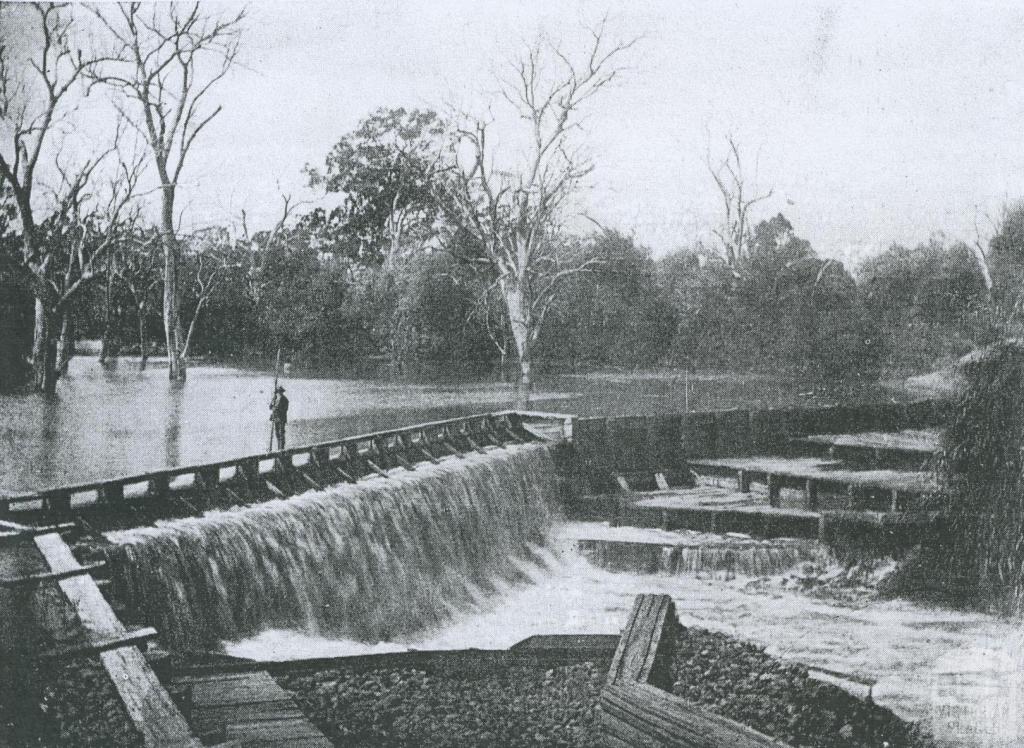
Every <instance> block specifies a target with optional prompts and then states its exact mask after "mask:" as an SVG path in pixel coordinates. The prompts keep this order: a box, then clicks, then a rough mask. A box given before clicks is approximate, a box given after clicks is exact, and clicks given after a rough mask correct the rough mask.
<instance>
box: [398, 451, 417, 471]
mask: <svg viewBox="0 0 1024 748" xmlns="http://www.w3.org/2000/svg"><path fill="white" fill-rule="evenodd" d="M395 459H396V460H398V464H399V465H401V466H402V467H404V468H405V469H406V470H415V469H416V467H415V466H414V465H413V464H412V463H411V462H409V461H408V460H407V459H405V458H404V457H403V456H402V455H400V454H399V453H398V452H395Z"/></svg>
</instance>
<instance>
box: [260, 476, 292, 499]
mask: <svg viewBox="0 0 1024 748" xmlns="http://www.w3.org/2000/svg"><path fill="white" fill-rule="evenodd" d="M263 482H264V483H266V484H267V488H269V489H270V490H271V492H272V493H273V494H274V496H277V497H278V498H279V499H283V498H285V497H286V496H287V495H288V494H286V493H285V492H284V491H282V490H281V489H280V488H278V487H277V486H276V485H275V484H274V483H273V481H271V480H270V479H269V478H265V479H264V481H263Z"/></svg>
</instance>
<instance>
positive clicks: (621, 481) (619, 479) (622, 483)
mask: <svg viewBox="0 0 1024 748" xmlns="http://www.w3.org/2000/svg"><path fill="white" fill-rule="evenodd" d="M615 482H616V483H617V484H618V485H619V488H620V489H622V490H623V491H627V492H628V491H632V489H631V488H630V487H629V482H628V481H627V480H626V478H625V476H623V475H618V474H616V476H615Z"/></svg>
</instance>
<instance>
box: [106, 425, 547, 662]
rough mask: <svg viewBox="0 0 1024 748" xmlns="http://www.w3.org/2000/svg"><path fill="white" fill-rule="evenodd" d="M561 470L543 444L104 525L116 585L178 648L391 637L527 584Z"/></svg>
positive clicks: (437, 620)
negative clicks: (190, 514) (245, 503)
mask: <svg viewBox="0 0 1024 748" xmlns="http://www.w3.org/2000/svg"><path fill="white" fill-rule="evenodd" d="M557 488H558V487H557V479H556V475H555V470H554V466H553V464H552V462H551V456H550V454H549V452H548V449H547V448H546V447H545V446H543V445H526V446H517V447H510V448H508V449H500V450H491V451H488V453H487V454H485V455H479V454H474V455H468V456H466V457H464V458H458V459H448V460H444V461H443V462H442V463H440V464H438V465H424V466H420V467H417V469H416V470H415V471H409V472H406V471H392V472H391V473H390V475H389V477H388V478H380V477H377V478H372V479H369V480H366V481H362V482H360V483H358V484H342V485H338V486H334V487H331V488H328V489H326V490H324V491H310V492H308V493H305V494H302V495H300V496H297V497H294V498H290V499H287V500H278V501H270V502H266V503H263V504H258V505H254V506H249V507H244V508H236V509H233V510H230V511H218V512H210V513H207V514H206V515H204V516H202V517H198V518H188V519H178V520H171V521H167V522H161V523H159V524H158V525H157V526H156V527H150V528H139V529H134V530H127V531H123V532H116V533H110V534H109V535H108V538H109V539H110V540H111V541H112V542H114V543H115V544H117V545H118V546H120V549H119V550H120V552H121V553H123V556H124V558H123V563H119V564H118V567H119V571H118V573H117V578H116V582H117V587H118V590H119V593H120V594H121V595H123V599H124V600H125V602H126V603H127V604H128V605H129V607H130V608H131V609H133V610H135V611H137V612H138V615H139V616H140V617H142V618H144V619H145V620H146V621H148V622H151V623H152V624H153V625H155V626H156V627H157V628H158V629H159V630H160V631H161V633H162V634H163V635H164V636H165V637H166V638H167V640H168V641H169V643H170V644H172V645H173V646H178V647H182V646H205V645H209V644H211V643H214V642H217V641H220V640H223V639H239V638H241V637H244V636H248V635H251V634H255V633H257V632H259V631H262V630H265V629H293V630H296V631H300V632H304V633H306V634H309V635H318V636H327V635H330V636H335V637H341V638H346V639H353V640H358V641H371V642H376V641H384V640H390V639H393V638H395V637H400V636H402V635H405V634H409V633H411V632H416V631H421V630H423V629H426V628H430V627H433V626H437V625H439V624H440V623H441V622H443V621H445V620H447V619H448V618H450V617H451V616H452V615H453V614H454V613H455V612H457V611H459V610H461V609H464V608H466V607H467V606H468V605H470V604H471V603H472V601H473V600H475V599H479V598H480V597H481V596H482V595H484V596H485V595H486V594H487V593H488V592H491V591H493V590H494V586H495V585H496V584H515V583H516V582H520V581H524V580H525V579H526V576H525V573H524V571H523V569H524V564H528V563H529V562H531V561H533V562H536V561H537V560H538V557H537V555H536V549H538V548H539V547H541V546H543V544H544V543H545V542H546V539H547V535H548V531H549V529H550V526H551V519H552V507H554V506H555V501H556V499H557V495H556V494H557Z"/></svg>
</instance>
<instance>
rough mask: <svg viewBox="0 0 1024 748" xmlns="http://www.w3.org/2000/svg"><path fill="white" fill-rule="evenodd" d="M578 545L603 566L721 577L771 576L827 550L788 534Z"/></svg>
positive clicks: (825, 557) (821, 557) (823, 559)
mask: <svg viewBox="0 0 1024 748" xmlns="http://www.w3.org/2000/svg"><path fill="white" fill-rule="evenodd" d="M695 534H697V533H695ZM578 546H579V550H580V551H581V553H583V555H584V556H585V557H586V558H587V559H589V560H590V562H591V563H593V564H595V565H597V566H600V567H602V568H604V569H610V570H616V571H631V572H638V573H644V574H656V573H665V574H687V575H696V576H709V577H711V578H723V579H732V578H733V577H736V576H746V577H763V576H769V575H772V574H780V573H782V572H785V571H788V570H790V569H792V568H793V567H795V566H797V565H798V564H800V563H803V562H807V561H810V562H815V563H827V562H828V561H829V554H828V551H827V550H826V549H825V548H824V547H823V546H821V545H820V544H819V543H817V542H814V541H810V540H799V539H789V538H778V539H774V540H763V541H762V540H752V539H750V540H744V539H728V538H723V537H722V536H715V537H710V536H709V537H708V538H707V539H705V540H703V541H699V542H693V543H683V544H672V545H668V544H664V545H662V544H659V543H653V542H646V543H642V542H628V541H626V542H616V541H612V542H605V541H601V540H591V539H587V540H581V541H579V543H578Z"/></svg>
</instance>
